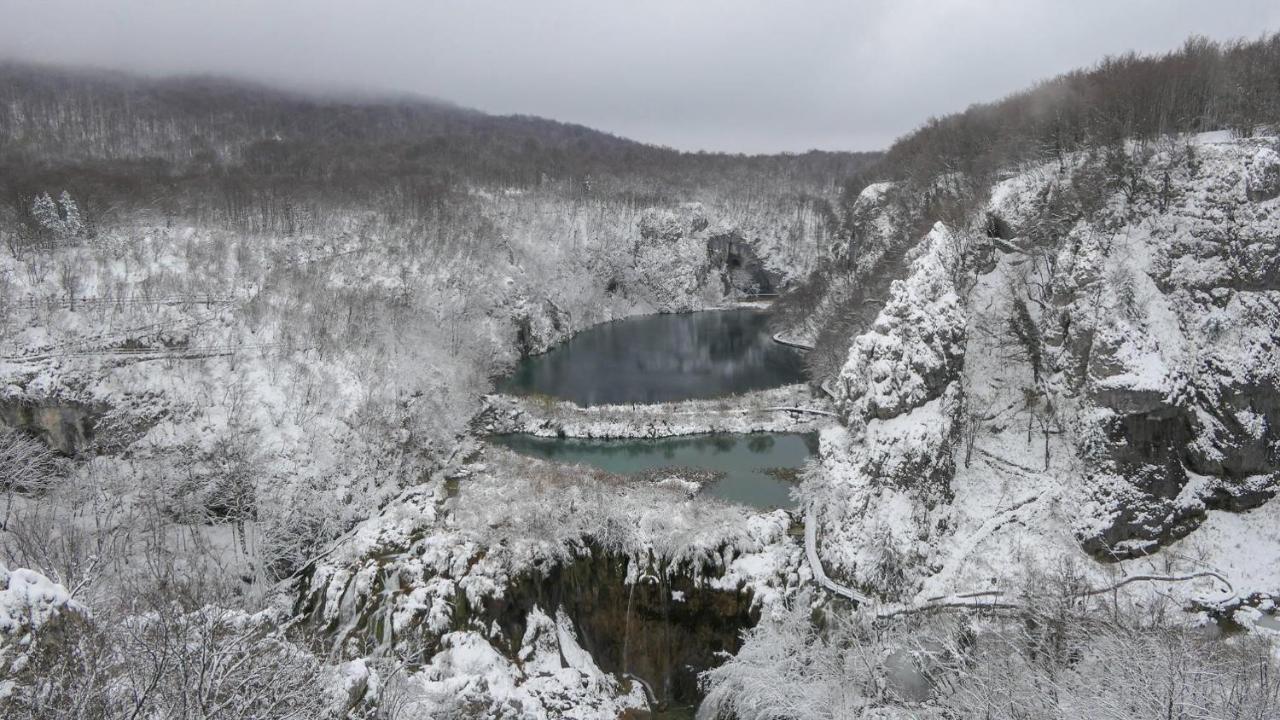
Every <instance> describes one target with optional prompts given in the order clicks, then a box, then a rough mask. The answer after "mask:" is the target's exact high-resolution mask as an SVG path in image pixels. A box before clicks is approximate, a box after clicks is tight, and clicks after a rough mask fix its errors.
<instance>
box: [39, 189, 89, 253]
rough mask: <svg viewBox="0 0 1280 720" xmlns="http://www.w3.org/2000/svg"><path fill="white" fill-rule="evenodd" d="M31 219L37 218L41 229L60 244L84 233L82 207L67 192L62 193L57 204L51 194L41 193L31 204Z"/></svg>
mask: <svg viewBox="0 0 1280 720" xmlns="http://www.w3.org/2000/svg"><path fill="white" fill-rule="evenodd" d="M31 217H33V218H35V221H36V223H38V224H39V225H40V228H41V229H43V230H44V231H46V232H48V233H49V234H51V235H52V236H53V237H54V238H55V239H56V240H57V241H59V242H66V241H68V240H71V239H74V238H77V237H79V236H80V235H81V234H82V233H83V232H84V221H83V220H81V218H80V206H79V205H77V204H76V201H75V199H74V198H72V197H71V193H69V192H67V191H66V190H63V191H62V194H61V195H59V196H58V200H57V201H56V202H55V201H54V199H53V198H52V197H51V196H50V195H49V193H47V192H46V193H41V194H40V195H39V196H38V197H36V199H35V201H34V202H32V203H31Z"/></svg>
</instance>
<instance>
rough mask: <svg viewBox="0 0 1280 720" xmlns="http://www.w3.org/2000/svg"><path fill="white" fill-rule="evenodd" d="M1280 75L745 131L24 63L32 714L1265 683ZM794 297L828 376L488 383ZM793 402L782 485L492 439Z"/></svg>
mask: <svg viewBox="0 0 1280 720" xmlns="http://www.w3.org/2000/svg"><path fill="white" fill-rule="evenodd" d="M1277 77H1280V35H1271V36H1267V37H1263V38H1262V39H1259V40H1255V41H1249V42H1244V41H1241V42H1232V43H1225V44H1223V43H1216V42H1212V41H1209V40H1204V39H1193V40H1191V41H1188V42H1187V44H1186V45H1185V46H1183V47H1182V48H1181V49H1179V50H1176V51H1172V52H1170V53H1167V54H1163V55H1156V56H1140V55H1128V56H1122V57H1117V58H1110V59H1107V60H1104V61H1101V62H1100V63H1099V64H1098V65H1096V66H1094V67H1091V68H1088V69H1084V70H1080V71H1076V72H1072V73H1068V74H1066V75H1063V76H1061V77H1058V78H1054V79H1051V80H1047V81H1045V82H1043V83H1041V84H1040V85H1037V86H1036V87H1034V88H1031V89H1028V90H1026V91H1024V92H1021V93H1018V94H1015V95H1013V96H1010V97H1008V98H1005V99H1003V100H1001V101H998V102H994V103H989V104H984V105H975V106H973V107H971V108H969V109H968V110H966V111H964V112H961V113H958V114H955V115H949V116H946V117H942V118H935V119H933V120H930V121H928V122H927V123H925V124H923V125H921V126H920V127H919V128H918V129H917V130H915V131H914V132H912V133H910V134H908V135H906V136H904V137H902V138H901V139H899V140H898V141H897V142H895V143H894V144H893V145H892V146H891V147H890V148H888V150H887V151H886V152H884V153H844V152H818V151H813V152H808V153H803V154H779V155H729V154H717V153H687V152H680V151H676V150H672V149H668V148H663V147H657V146H653V145H646V144H642V143H639V142H633V141H630V140H626V139H623V138H620V137H616V136H613V135H608V134H605V133H602V132H598V131H595V130H591V129H588V128H585V127H581V126H577V125H569V124H564V123H559V122H554V121H550V120H543V119H539V118H535V117H529V116H498V115H490V114H485V113H481V112H478V111H473V110H468V109H465V108H460V107H457V106H453V105H450V104H447V103H443V102H434V101H423V100H417V99H396V98H392V99H378V98H374V97H361V98H345V97H341V96H322V95H311V94H304V93H294V92H290V91H283V90H277V89H274V88H271V87H266V86H257V85H253V84H250V83H247V82H243V81H231V80H220V79H213V78H175V79H152V78H142V77H135V76H130V75H124V74H115V73H109V72H105V71H92V70H73V69H60V68H53V67H46V66H38V65H29V64H21V63H16V62H11V63H7V64H0V240H2V241H3V243H2V245H3V247H2V248H0V373H2V382H0V492H2V493H3V497H0V716H3V717H13V718H206V717H210V718H212V717H216V718H326V717H327V718H388V719H391V718H395V719H403V720H410V719H415V718H482V717H489V718H624V717H625V718H639V717H681V716H682V715H680V714H679V713H684V714H685V715H683V716H692V714H693V713H695V712H696V715H697V717H699V718H703V719H705V720H714V719H715V718H725V719H726V720H728V719H730V718H736V719H738V720H755V719H760V720H766V719H767V720H772V719H775V718H776V719H783V718H786V719H790V718H795V719H797V720H799V719H802V718H803V719H808V718H848V717H883V718H890V717H895V718H896V717H901V718H908V717H911V718H915V717H925V718H968V717H975V718H978V717H981V718H1063V719H1064V720H1065V719H1066V718H1078V717H1091V718H1115V719H1119V718H1132V717H1157V716H1159V717H1170V718H1175V717H1176V718H1187V719H1192V718H1205V719H1208V718H1241V719H1244V718H1252V719H1255V720H1262V719H1264V718H1271V717H1278V716H1280V615H1277V605H1276V603H1277V601H1278V599H1280V506H1277V505H1276V504H1275V503H1273V502H1270V501H1271V499H1272V498H1273V496H1274V495H1275V493H1276V490H1277V487H1280V475H1278V474H1277V473H1278V472H1280V435H1278V434H1277V430H1276V428H1277V424H1278V423H1280V375H1277V372H1278V371H1277V368H1280V341H1278V339H1277V332H1278V331H1277V328H1278V327H1280V247H1278V245H1277V243H1280V85H1278V84H1277V82H1276V78H1277ZM761 301H763V302H764V303H765V304H766V305H771V307H770V309H769V312H770V317H771V323H772V325H771V328H770V332H771V333H773V338H774V340H775V341H776V342H777V343H778V344H781V345H784V346H786V347H790V348H795V349H796V352H799V353H803V357H804V367H805V372H806V373H807V375H806V378H805V382H803V383H798V384H786V385H783V386H781V387H772V388H766V389H752V390H749V391H744V392H741V393H738V394H735V395H732V396H726V397H721V398H713V399H706V398H701V399H688V400H684V401H675V402H666V403H660V404H648V405H645V404H626V403H611V404H603V405H593V406H589V407H583V406H579V405H576V404H574V403H572V402H569V401H567V400H564V399H559V398H556V397H552V396H549V395H544V394H537V393H527V394H522V395H517V394H514V393H511V392H504V391H502V390H501V381H502V378H504V377H506V376H508V375H509V374H511V373H512V372H513V370H514V369H515V368H517V367H518V366H519V365H520V363H522V362H525V361H527V360H528V358H530V357H532V356H538V355H540V354H542V353H547V352H549V351H550V352H555V351H556V349H557V348H558V347H561V346H562V345H563V344H564V343H565V342H566V341H568V340H569V338H571V337H573V336H575V335H576V334H578V333H580V332H582V331H584V330H587V329H588V328H593V327H597V326H600V325H601V324H604V323H610V322H612V321H615V320H619V319H622V318H628V317H632V316H638V315H644V314H655V313H662V314H670V313H685V312H691V311H707V310H712V309H723V308H729V307H735V308H743V307H756V305H754V304H753V303H759V302H761ZM698 341H699V342H702V339H698ZM716 341H717V339H714V338H713V339H712V340H711V341H709V344H711V345H714V344H715V343H716ZM722 345H725V346H728V347H730V349H732V347H737V346H736V345H733V343H724V344H722ZM728 352H729V350H725V349H724V347H720V346H715V347H713V348H712V349H711V350H708V351H707V356H708V357H711V358H713V359H715V360H716V361H717V362H721V361H723V360H722V359H721V356H722V355H723V354H724V353H728ZM690 372H692V370H690ZM788 382H790V381H788ZM778 432H791V433H794V432H810V433H816V434H817V438H818V440H817V446H816V447H817V451H816V453H815V454H814V456H813V457H812V459H811V460H810V461H808V462H807V464H806V465H805V466H804V468H803V469H802V470H801V471H799V472H798V478H791V475H789V474H787V473H785V472H781V471H782V470H787V469H786V468H778V469H776V470H779V471H780V472H779V474H780V476H783V477H785V478H787V481H788V482H790V481H791V480H792V479H795V480H796V482H795V484H794V488H793V490H792V495H793V498H794V500H795V501H796V505H795V507H789V508H779V507H756V506H751V505H749V504H746V503H738V502H732V501H727V500H724V499H721V498H719V497H714V496H711V495H709V494H708V493H707V492H705V487H707V485H708V484H710V483H713V482H716V480H717V479H716V478H715V477H713V476H712V475H713V474H712V473H708V472H706V471H703V472H696V471H695V469H693V468H681V467H673V468H667V469H663V470H661V471H659V472H648V473H644V474H623V473H613V472H608V471H605V470H602V469H599V468H593V467H588V466H585V465H567V464H563V463H557V462H553V461H548V460H545V459H537V458H532V457H527V456H525V455H521V454H519V453H517V452H514V451H512V450H509V449H505V448H503V447H499V446H498V445H496V444H493V443H489V442H486V437H487V436H489V435H493V434H507V433H522V434H529V435H534V436H539V437H543V438H565V439H575V438H576V439H586V438H594V439H599V438H614V439H628V440H630V441H642V440H652V439H655V438H669V437H676V436H681V437H683V436H701V435H729V436H739V435H741V436H744V437H755V438H756V440H757V441H758V442H757V445H758V447H757V446H751V447H750V448H748V450H749V451H750V452H753V453H766V452H768V444H767V442H766V441H764V439H763V438H764V435H763V434H764V433H778ZM752 434H754V435H752ZM792 474H794V473H792Z"/></svg>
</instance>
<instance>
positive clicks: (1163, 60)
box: [849, 33, 1280, 197]
mask: <svg viewBox="0 0 1280 720" xmlns="http://www.w3.org/2000/svg"><path fill="white" fill-rule="evenodd" d="M1277 118H1280V33H1273V34H1270V35H1266V36H1264V37H1262V38H1259V39H1257V40H1253V41H1246V40H1233V41H1229V42H1218V41H1214V40H1210V39H1207V38H1203V37H1193V38H1191V39H1189V40H1187V42H1186V43H1185V44H1184V45H1183V46H1182V47H1181V48H1179V49H1178V50H1174V51H1171V52H1168V53H1164V54H1161V55H1139V54H1137V53H1133V52H1130V53H1126V54H1124V55H1118V56H1115V57H1108V58H1106V59H1104V60H1102V61H1101V62H1100V63H1098V64H1097V65H1096V66H1094V67H1092V68H1089V69H1083V70H1076V71H1073V72H1069V73H1065V74H1063V75H1060V76H1058V77H1056V78H1053V79H1051V80H1047V81H1045V82H1043V83H1040V84H1039V85H1036V86H1035V87H1032V88H1030V89H1028V90H1023V91H1021V92H1017V93H1014V94H1012V95H1010V96H1009V97H1006V98H1004V99H1002V100H998V101H996V102H992V103H981V104H977V105H973V106H971V107H970V108H969V109H967V110H965V111H964V112H960V113H955V114H952V115H947V116H945V117H941V118H933V119H931V120H929V121H928V122H926V123H925V124H924V125H922V126H921V127H920V128H918V129H916V130H914V131H913V132H911V133H908V134H907V135H905V136H903V137H902V138H900V139H898V140H897V141H896V142H894V143H893V145H892V146H891V147H890V148H889V149H888V151H887V152H886V153H885V155H884V157H883V158H882V159H881V160H880V162H879V163H877V165H876V166H875V168H874V169H873V170H871V171H869V173H867V174H866V175H863V176H862V177H861V178H860V179H859V180H855V181H854V182H853V183H852V184H851V186H850V188H849V192H851V193H853V196H854V197H856V192H857V191H858V190H860V189H861V187H858V186H857V185H858V183H859V182H861V183H862V184H865V183H866V182H868V181H869V180H870V179H871V178H873V177H874V178H883V179H895V180H914V181H917V182H924V181H926V180H927V179H930V178H933V177H935V176H938V175H942V174H945V173H964V174H965V175H966V176H967V177H969V178H971V179H972V180H973V181H974V183H975V184H983V180H986V179H990V178H992V177H994V176H995V175H996V174H997V173H998V172H1000V171H1001V170H1002V169H1007V168H1011V167H1014V166H1016V165H1018V164H1019V163H1023V162H1029V161H1045V160H1062V158H1063V157H1064V156H1065V155H1066V154H1067V153H1070V152H1073V151H1076V150H1081V149H1086V148H1096V147H1106V146H1108V145H1114V144H1116V143H1119V142H1122V141H1124V140H1144V139H1150V138H1154V137H1158V136H1160V135H1167V134H1170V133H1180V132H1204V131H1209V130H1230V131H1232V132H1234V133H1236V134H1238V135H1240V136H1243V137H1249V136H1251V135H1253V133H1254V132H1255V131H1256V130H1257V129H1258V128H1259V127H1260V126H1265V125H1270V124H1273V123H1275V122H1276V120H1277Z"/></svg>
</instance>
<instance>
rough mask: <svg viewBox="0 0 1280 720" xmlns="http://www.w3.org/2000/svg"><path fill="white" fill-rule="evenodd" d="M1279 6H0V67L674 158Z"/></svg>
mask: <svg viewBox="0 0 1280 720" xmlns="http://www.w3.org/2000/svg"><path fill="white" fill-rule="evenodd" d="M1277 29H1280V0H1203V1H1199V2H1193V1H1191V0H1056V1H1048V0H930V1H926V0H845V1H843V2H841V1H837V0H810V1H804V0H792V1H787V2H784V1H782V0H776V1H774V2H766V1H764V0H581V1H575V0H538V1H535V0H507V1H505V2H497V1H490V0H364V1H362V2H354V1H351V0H348V1H346V2H336V1H321V0H313V1H311V2H302V1H300V0H258V1H256V2H251V1H249V0H80V1H78V2H72V1H70V0H0V57H2V56H7V57H9V58H17V59H25V60H36V61H42V62H52V63H59V64H77V65H78V64H90V65H98V66H103V67H111V68H119V69H124V70H133V71H142V72H147V73H158V74H170V73H191V72H204V73H217V74H230V75H236V76H242V77H250V78H255V79H259V80H265V81H268V82H271V83H275V84H283V85H290V86H303V85H305V86H308V87H313V88H314V87H317V86H318V87H328V86H333V87H345V88H364V89H368V90H372V91H375V92H376V91H405V92H410V93H415V94H423V95H430V96H433V97H439V98H443V99H447V100H452V101H454V102H457V103H459V104H462V105H468V106H471V107H475V108H479V109H481V110H486V111H489V112H495V113H517V112H518V113H528V114H534V115H542V116H545V117H551V118H556V119H558V120H565V121H569V122H576V123H582V124H585V125H590V126H592V127H596V128H600V129H602V130H607V131H610V132H614V133H617V134H620V135H625V136H627V137H631V138H635V139H638V140H644V141H647V142H654V143H661V144H664V145H671V146H674V147H678V148H682V149H690V150H692V149H708V150H728V151H742V152H771V151H779V150H793V151H800V150H806V149H809V148H815V147H816V148H823V149H841V150H865V149H877V148H882V147H884V146H886V145H887V144H888V143H889V142H890V141H891V140H892V139H893V138H894V137H895V136H897V135H899V134H901V133H903V132H905V131H907V130H910V129H911V128H912V127H914V126H916V125H917V124H919V123H920V122H922V121H923V120H925V119H926V118H928V117H929V116H930V115H935V114H943V113H947V112H951V111H954V110H960V109H963V108H964V107H965V106H967V105H968V104H970V103H972V102H977V101H982V100H991V99H995V98H998V97H1000V96H1002V95H1004V94H1007V93H1009V92H1011V91H1013V90H1016V89H1018V88H1020V87H1023V86H1025V85H1027V84H1029V83H1032V82H1035V81H1036V80H1038V79H1041V78H1045V77H1047V76H1050V75H1053V74H1056V73H1058V72H1062V71H1065V70H1069V69H1071V68H1074V67H1077V66H1081V65H1089V64H1092V63H1093V62H1095V61H1096V60H1098V59H1099V58H1101V57H1102V56H1103V55H1106V54H1108V53H1119V52H1123V51H1125V50H1129V49H1135V50H1140V51H1161V50H1166V49H1170V48H1173V47H1176V46H1178V45H1179V44H1181V42H1182V40H1183V39H1184V38H1185V37H1186V36H1188V35H1190V34H1193V33H1199V34H1203V35H1207V36H1209V37H1213V38H1232V37H1240V36H1244V37H1250V38H1253V37H1257V36H1259V35H1260V34H1262V33H1263V32H1265V31H1275V30H1277Z"/></svg>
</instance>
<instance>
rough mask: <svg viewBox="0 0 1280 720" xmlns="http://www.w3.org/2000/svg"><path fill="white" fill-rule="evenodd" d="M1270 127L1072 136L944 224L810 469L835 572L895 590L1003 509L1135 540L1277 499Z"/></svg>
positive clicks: (857, 367) (1278, 206) (1277, 253)
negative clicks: (1116, 142)
mask: <svg viewBox="0 0 1280 720" xmlns="http://www.w3.org/2000/svg"><path fill="white" fill-rule="evenodd" d="M1276 145H1277V142H1276V140H1275V139H1268V138H1262V139H1239V140H1219V139H1214V138H1183V139H1177V140H1173V139H1170V140H1166V141H1162V142H1160V143H1156V144H1151V145H1147V146H1139V145H1133V144H1131V145H1130V146H1128V147H1126V148H1124V149H1123V150H1122V151H1116V150H1112V151H1106V152H1103V151H1099V152H1098V153H1094V154H1086V155H1081V156H1078V157H1075V158H1072V159H1071V160H1069V161H1067V162H1064V163H1063V164H1061V165H1058V164H1052V165H1047V166H1044V167H1039V168H1032V169H1030V170H1028V171H1025V172H1021V173H1018V174H1016V175H1014V176H1012V177H1011V178H1010V179H1008V180H1006V181H1004V182H1002V183H1000V184H998V185H997V186H996V187H994V188H992V190H991V193H990V200H989V202H987V203H986V204H985V205H984V206H983V207H981V208H979V209H978V210H977V211H976V212H974V214H973V217H972V219H971V220H972V221H971V222H970V224H969V226H968V228H967V229H960V230H955V231H951V230H947V229H946V228H943V227H941V226H939V227H935V228H934V230H933V231H932V232H931V233H930V234H929V236H928V237H927V238H926V239H925V240H924V242H922V243H920V245H919V246H918V247H917V249H916V250H914V251H913V252H912V253H909V254H908V256H907V257H908V259H909V260H910V264H909V266H908V267H907V269H906V272H905V273H904V274H902V275H900V277H902V278H903V279H901V280H899V281H897V282H895V283H894V284H893V286H892V289H891V292H890V293H889V298H888V299H887V302H886V303H885V305H884V307H883V308H882V309H881V310H880V311H879V313H878V315H877V316H876V317H875V320H874V321H873V322H872V323H870V324H869V325H868V326H865V327H864V328H863V329H862V330H860V331H859V332H857V333H856V334H854V335H853V336H852V337H851V338H850V340H849V345H848V355H847V358H846V361H845V364H844V367H843V369H842V371H841V372H840V374H839V376H838V378H837V379H836V380H835V382H834V383H833V385H834V388H833V390H834V392H835V394H836V395H837V398H838V405H839V409H840V414H841V419H842V424H841V426H840V427H838V428H835V429H832V430H829V431H827V432H825V433H824V434H823V438H822V439H823V446H822V467H821V469H820V470H819V471H817V472H815V473H813V474H812V476H811V477H810V478H809V480H808V481H807V484H806V486H805V493H806V496H807V499H808V500H809V502H811V503H812V504H813V506H814V508H815V510H816V511H817V512H816V517H817V518H818V522H819V554H820V557H821V558H822V560H823V561H824V563H826V564H827V566H828V567H827V570H828V573H829V574H831V575H832V576H833V577H840V578H843V579H844V580H845V581H847V582H850V583H852V584H854V585H856V586H858V587H860V588H861V589H863V590H866V591H869V592H873V593H878V594H880V595H882V596H884V597H888V598H900V597H903V596H909V595H911V594H913V593H915V592H917V591H919V590H921V588H922V587H925V586H926V585H927V584H928V582H926V581H929V582H933V583H934V584H941V585H943V586H945V585H948V583H950V582H951V580H949V579H948V578H956V577H959V576H960V575H963V574H964V573H965V572H968V571H963V572H962V571H960V570H958V569H957V568H958V567H960V566H963V565H965V564H966V563H969V562H972V561H973V560H972V557H971V556H970V555H968V551H967V550H964V549H963V548H968V547H977V545H978V544H988V545H989V544H990V543H992V542H997V541H994V540H992V539H991V538H993V537H994V536H993V535H992V533H995V532H997V531H998V530H999V529H1000V528H1007V527H1017V526H1022V527H1024V528H1025V531H1026V532H1031V533H1033V534H1034V533H1037V532H1039V533H1043V534H1044V535H1045V536H1052V537H1058V536H1062V537H1064V538H1066V537H1070V535H1072V534H1073V535H1074V541H1075V544H1076V547H1077V548H1083V549H1084V550H1085V551H1087V552H1089V553H1091V554H1093V555H1095V556H1096V557H1098V558H1100V559H1108V560H1110V559H1123V558H1126V557H1133V556H1135V555H1140V554H1143V553H1147V552H1151V551H1153V550H1155V549H1156V548H1158V547H1159V546H1160V545H1161V544H1164V543H1167V542H1169V541H1171V540H1174V539H1176V538H1179V537H1182V536H1184V535H1186V534H1187V533H1189V532H1192V531H1193V530H1194V529H1195V528H1196V527H1197V526H1198V525H1199V524H1200V523H1201V522H1202V521H1203V519H1204V518H1205V513H1206V511H1207V510H1208V509H1222V510H1228V511H1243V510H1247V509H1250V508H1253V507H1256V506H1258V505H1259V504H1261V503H1264V502H1266V501H1267V500H1268V499H1270V498H1271V497H1272V496H1273V495H1274V494H1275V493H1276V490H1277V487H1280V474H1278V473H1280V429H1278V426H1277V423H1280V186H1278V185H1277V183H1280V181H1277V180H1276V177H1278V175H1277V174H1278V173H1280V160H1277V158H1280V156H1278V155H1276V154H1275V146H1276ZM975 446H976V451H975ZM971 464H972V467H971ZM1024 507H1025V508H1027V509H1026V510H1025V511H1018V510H1017V508H1024ZM1031 515H1035V516H1036V518H1037V519H1036V520H1035V521H1034V522H1037V523H1042V525H1041V526H1039V527H1038V528H1037V527H1032V521H1030V520H1026V519H1025V518H1029V517H1030V516H1031ZM1056 528H1061V530H1058V529H1056ZM1064 531H1069V532H1064ZM1018 532H1022V531H1018ZM1035 543H1036V545H1037V547H1039V548H1044V547H1045V545H1044V543H1045V541H1043V540H1036V541H1035ZM957 548H960V549H957ZM1077 551H1078V550H1077ZM991 573H992V576H994V575H998V574H999V572H998V569H996V570H993V571H991ZM930 578H935V579H936V582H935V581H934V580H930ZM973 580H974V579H973V578H968V579H967V580H965V582H973ZM983 581H984V582H985V581H986V579H984V580H983ZM992 582H994V580H992ZM961 589H963V588H961Z"/></svg>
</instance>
